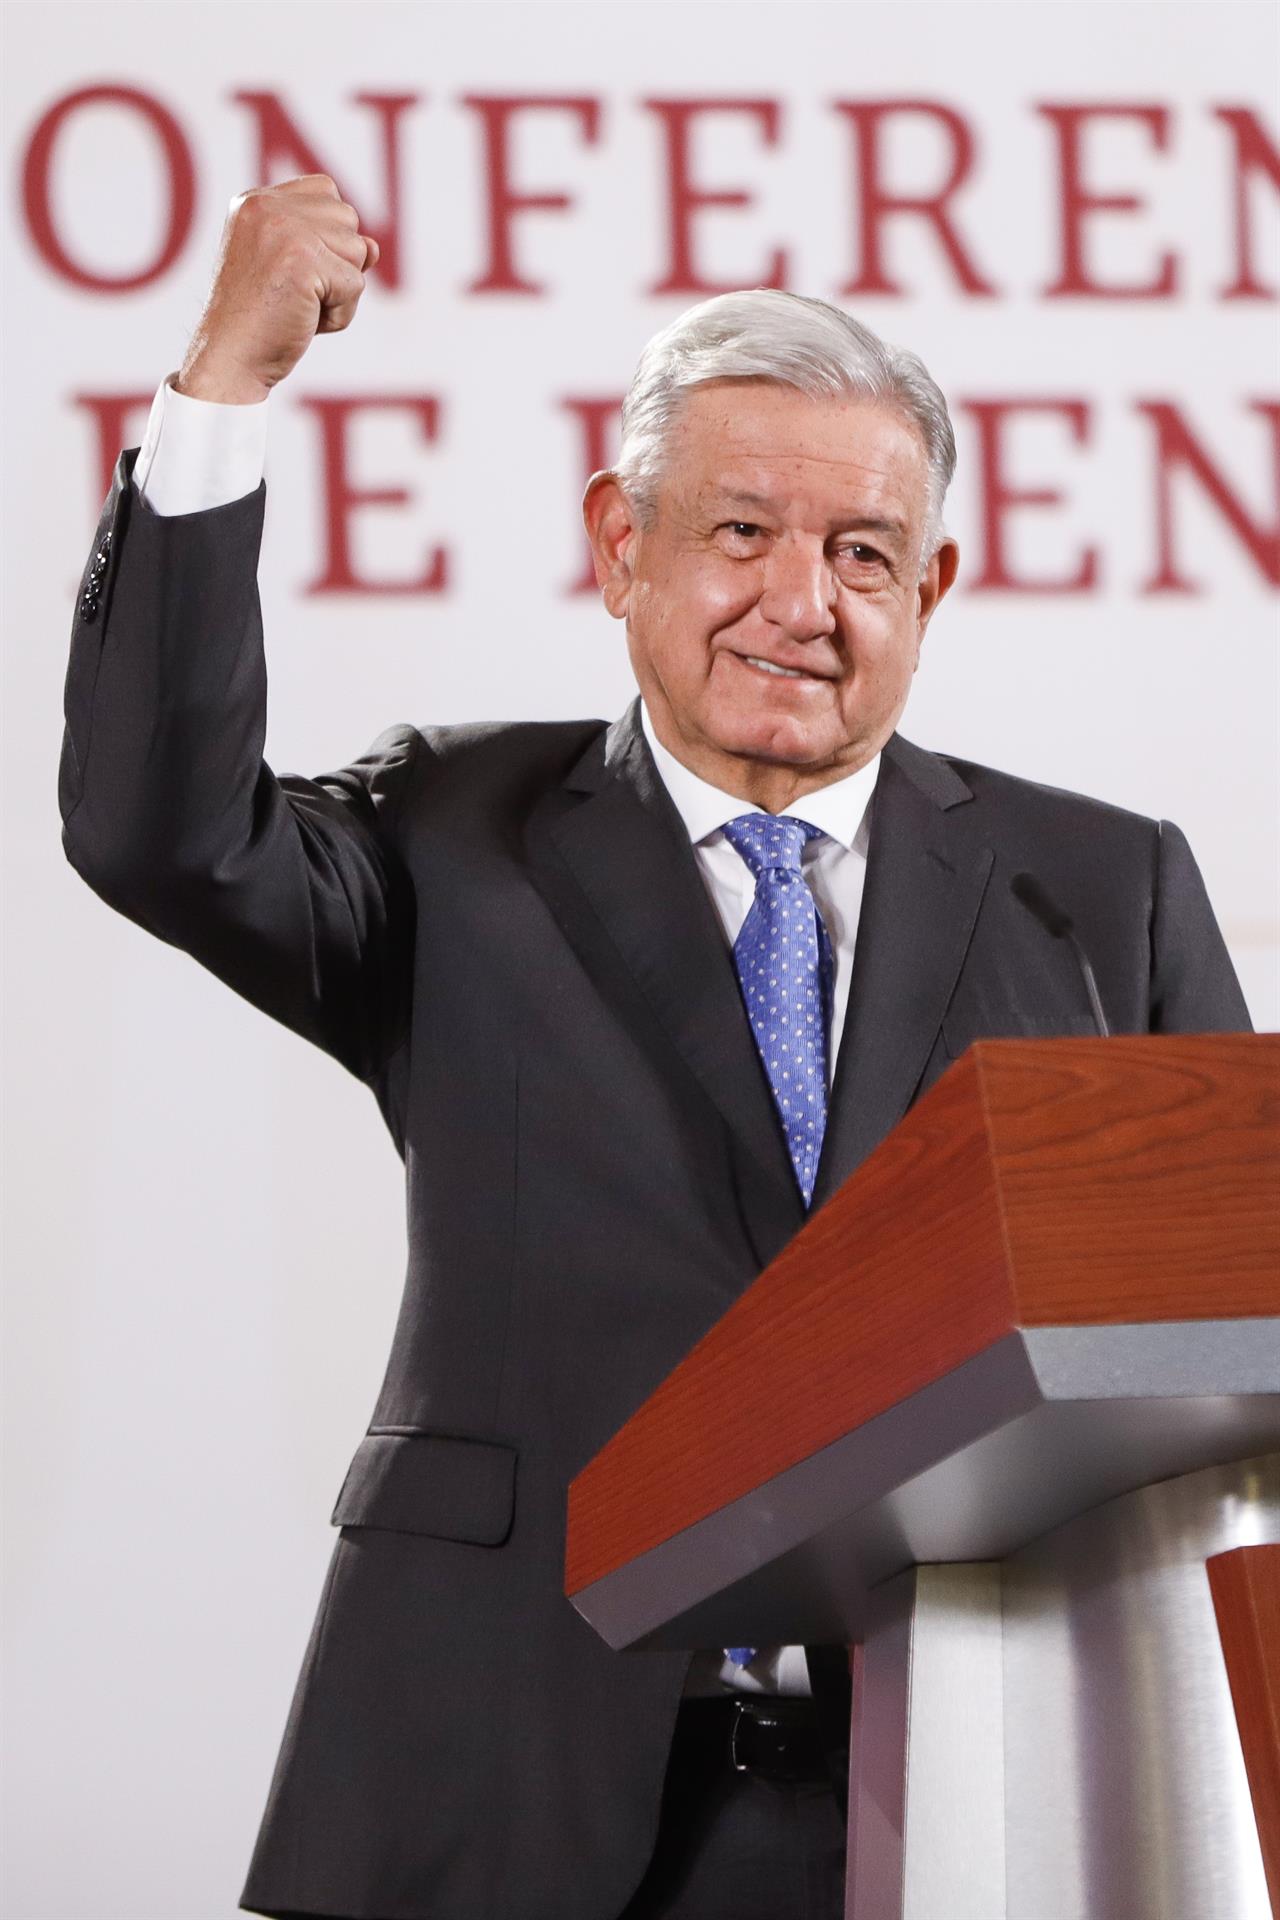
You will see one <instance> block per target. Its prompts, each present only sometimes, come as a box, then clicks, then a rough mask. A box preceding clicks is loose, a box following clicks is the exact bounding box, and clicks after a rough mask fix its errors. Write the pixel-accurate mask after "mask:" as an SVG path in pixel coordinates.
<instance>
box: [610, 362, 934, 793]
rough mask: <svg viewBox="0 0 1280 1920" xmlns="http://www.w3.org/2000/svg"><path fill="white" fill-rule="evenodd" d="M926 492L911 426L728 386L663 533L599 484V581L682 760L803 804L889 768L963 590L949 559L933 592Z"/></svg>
mask: <svg viewBox="0 0 1280 1920" xmlns="http://www.w3.org/2000/svg"><path fill="white" fill-rule="evenodd" d="M927 480H928V472H927V462H926V456H925V450H924V446H923V443H922V441H921V439H920V436H919V434H918V433H917V432H916V431H915V429H914V428H913V427H912V426H911V425H910V424H908V422H907V421H906V420H905V419H904V417H903V416H902V415H901V414H900V413H898V412H897V411H896V410H895V409H893V408H890V407H885V406H880V405H877V404H875V403H872V402H866V401H858V400H843V399H822V400H818V399H810V398H809V397H808V396H806V395H804V394H801V393H799V392H797V391H795V390H794V389H792V388H789V387H783V386H778V385H775V384H771V383H768V382H765V381H758V380H749V381H743V380H731V381H730V380H726V381H718V382H715V383H712V384H709V385H707V386H704V387H697V388H694V389H693V390H692V391H691V392H689V393H688V394H686V396H685V398H684V402H683V404H682V407H681V411H680V413H679V415H678V417H677V420H676V423H675V425H674V427H673V429H672V433H671V436H670V439H669V441H668V447H667V456H666V461H665V465H664V469H663V472H662V475H661V477H660V480H659V482H658V494H657V502H656V512H655V515H654V518H653V522H652V524H651V525H649V526H647V527H642V526H640V525H639V524H638V522H637V521H636V518H635V516H634V514H633V513H632V511H631V509H630V505H629V503H628V502H627V500H626V498H625V495H623V494H622V491H621V489H620V488H619V487H618V485H617V483H616V482H614V481H612V480H611V479H608V478H603V477H602V478H601V479H600V480H599V481H598V482H593V486H592V489H591V490H589V492H588V497H587V507H586V516H587V525H588V530H589V532H590V533H591V535H592V543H593V547H594V549H595V553H596V562H597V576H598V578H599V579H600V583H601V586H602V588H603V590H604V597H605V601H606V604H607V605H608V607H609V610H610V611H611V612H612V613H614V614H615V615H619V616H623V617H625V619H626V623H627V638H628V646H629V650H630V654H631V661H632V665H633V667H634V669H635V674H636V678H637V680H638V681H639V684H640V690H641V692H642V693H643V695H644V698H645V703H646V705H647V707H648V709H649V712H650V715H651V716H652V719H653V723H654V728H655V731H656V732H657V734H658V737H659V739H660V740H662V742H663V744H664V745H665V746H667V747H669V748H670V749H671V751H672V752H673V753H674V754H675V755H676V756H677V758H679V759H680V760H682V761H683V762H684V763H685V764H686V765H688V766H691V767H692V768H693V769H694V771H695V772H697V773H701V774H702V775H703V777H704V778H706V779H709V780H711V781H712V782H713V784H715V785H718V786H721V787H726V788H728V790H729V791H733V792H739V793H744V794H747V795H748V797H752V798H755V797H757V796H758V795H759V794H761V793H768V794H772V795H781V796H782V799H781V802H780V804H786V803H787V801H788V799H789V798H791V797H794V796H795V795H796V794H799V793H801V792H806V791H812V789H813V788H815V787H818V786H824V785H826V784H827V783H828V782H829V781H831V780H834V779H839V778H841V777H842V776H843V775H845V774H848V773H852V772H855V771H856V770H857V769H858V768H859V767H860V766H863V765H865V763H866V762H867V761H868V760H869V759H870V758H871V757H872V755H873V754H875V753H876V752H878V750H879V749H880V747H881V746H882V745H883V744H884V742H885V740H887V738H888V737H889V734H890V733H891V732H892V731H893V728H894V725H895V724H896V722H897V719H898V716H899V714H900V713H901V711H902V709H903V706H904V705H905V703H906V698H907V693H908V690H909V688H910V685H911V676H912V675H913V673H914V672H915V669H916V663H917V661H918V659H919V654H920V642H921V639H922V637H923V635H924V630H925V627H926V625H927V624H928V620H929V617H930V614H931V613H932V611H933V608H934V606H935V605H936V604H937V602H938V600H939V599H940V598H941V596H942V594H943V593H944V592H945V591H946V589H947V587H949V586H950V584H951V581H952V579H953V578H954V575H955V557H956V556H955V548H954V546H953V545H951V543H950V542H948V543H947V545H946V546H945V547H944V548H943V549H942V550H941V552H940V553H939V554H938V555H936V556H935V557H934V559H933V560H931V562H930V564H929V567H928V568H927V569H926V571H925V574H924V578H923V579H921V577H920V552H921V538H922V534H923V530H924V519H925V510H926V503H927ZM761 804H765V805H770V804H772V802H771V801H769V800H762V801H761Z"/></svg>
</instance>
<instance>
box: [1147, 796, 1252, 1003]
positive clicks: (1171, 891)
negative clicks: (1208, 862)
mask: <svg viewBox="0 0 1280 1920" xmlns="http://www.w3.org/2000/svg"><path fill="white" fill-rule="evenodd" d="M1252 1030H1253V1023H1252V1022H1251V1020H1250V1018H1249V1010H1248V1008H1247V1007H1246V1005H1245V1000H1244V995H1243V994H1242V993H1241V991H1240V982H1239V981H1238V980H1237V979H1236V972H1235V968H1234V967H1233V966H1232V964H1231V958H1230V955H1229V954H1228V952H1227V948H1226V942H1225V941H1224V940H1223V938H1222V934H1221V932H1220V930H1219V927H1218V922H1217V920H1216V919H1215V918H1214V913H1213V908H1212V907H1211V906H1210V904H1209V896H1208V894H1207V893H1206V891H1205V885H1204V881H1203V879H1202V878H1201V875H1200V869H1199V867H1198V866H1197V865H1196V862H1195V856H1194V855H1193V854H1192V851H1191V848H1190V847H1189V846H1188V845H1187V841H1186V836H1185V835H1184V834H1183V833H1181V832H1180V831H1179V829H1178V828H1177V827H1175V826H1174V825H1173V823H1172V822H1171V821H1169V820H1162V821H1161V822H1160V830H1159V849H1158V855H1157V870H1156V885H1155V904H1154V912H1153V915H1152V923H1151V1031H1152V1032H1153V1033H1250V1032H1252Z"/></svg>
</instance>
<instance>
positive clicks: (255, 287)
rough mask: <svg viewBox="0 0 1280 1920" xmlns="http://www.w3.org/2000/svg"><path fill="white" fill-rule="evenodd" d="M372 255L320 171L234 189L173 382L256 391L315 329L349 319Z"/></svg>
mask: <svg viewBox="0 0 1280 1920" xmlns="http://www.w3.org/2000/svg"><path fill="white" fill-rule="evenodd" d="M377 259H378V243H377V241H376V240H374V239H372V238H371V237H370V236H369V235H368V234H364V233H361V231H360V216H359V214H358V213H357V212H356V210H355V208H354V207H352V206H348V204H347V202H346V201H345V200H344V199H343V198H342V195H341V194H340V193H339V192H338V189H337V187H336V186H335V185H334V183H333V181H332V180H331V179H330V178H329V176H328V174H327V173H308V174H304V175H303V176H302V177H301V178H300V179H297V180H285V181H283V182H282V183H281V185H280V186H278V187H257V188H253V189H251V190H250V191H249V192H248V193H241V194H237V196H236V198H235V199H234V200H233V201H232V203H231V211H230V213H229V214H228V216H227V224H226V226H225V227H224V228H223V230H222V247H221V251H220V253H219V255H218V265H217V270H216V272H215V273H214V277H213V285H212V287H211V288H210V290H209V298H208V300H207V301H206V303H205V309H204V312H203V314H202V315H201V316H200V324H199V326H198V327H197V328H196V330H195V333H194V334H193V335H192V339H191V345H190V346H189V347H188V349H187V357H186V359H185V360H184V361H183V363H182V371H181V373H180V374H179V375H178V378H177V381H176V383H175V384H176V386H177V388H178V391H179V392H180V393H189V394H191V395H192V396H193V397H194V398H195V399H197V400H222V401H238V402H241V403H244V402H247V401H253V400H265V399H266V397H267V395H268V394H269V393H270V391H271V389H272V387H274V386H275V385H276V383H277V382H278V381H280V380H283V379H284V377H285V375H286V374H288V373H290V372H292V370H293V368H294V367H295V366H296V365H297V363H298V361H299V360H301V358H302V356H303V354H304V353H305V352H306V350H307V348H308V347H309V346H310V345H311V342H312V340H313V339H314V338H315V336H316V334H318V333H340V332H341V331H342V329H343V328H344V327H348V326H350V324H351V321H352V319H353V317H354V315H355V310H356V307H357V305H358V303H359V300H360V295H361V294H362V293H363V292H364V285H365V273H366V271H367V269H368V268H370V267H372V266H374V265H375V264H376V263H377Z"/></svg>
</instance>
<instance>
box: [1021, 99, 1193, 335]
mask: <svg viewBox="0 0 1280 1920" xmlns="http://www.w3.org/2000/svg"><path fill="white" fill-rule="evenodd" d="M1036 112H1037V113H1039V114H1042V115H1043V116H1044V118H1045V119H1046V120H1047V121H1048V122H1049V124H1050V125H1051V126H1052V128H1053V130H1054V133H1055V135H1056V137H1057V143H1058V204H1059V209H1060V217H1061V223H1062V248H1061V271H1060V273H1059V275H1058V278H1057V279H1056V280H1055V281H1054V283H1053V285H1052V286H1049V287H1046V288H1045V289H1044V294H1045V298H1046V299H1049V300H1057V299H1064V298H1066V297H1067V296H1069V295H1075V296H1077V297H1078V296H1080V295H1082V294H1083V295H1085V296H1087V297H1088V298H1090V299H1094V300H1168V299H1169V298H1171V296H1172V295H1173V294H1174V293H1176V292H1177V288H1178V263H1177V260H1176V259H1175V257H1174V255H1173V254H1172V253H1163V254H1161V256H1160V263H1159V266H1158V267H1157V269H1156V272H1155V275H1154V277H1153V278H1150V279H1147V280H1137V281H1133V280H1128V281H1125V282H1123V283H1122V284H1113V285H1110V286H1104V285H1103V284H1102V282H1101V281H1099V280H1095V279H1093V278H1092V276H1091V275H1090V273H1089V270H1088V268H1087V266H1086V264H1085V223H1086V221H1087V220H1088V219H1089V218H1090V216H1091V215H1093V214H1096V213H1139V212H1141V210H1142V208H1143V205H1144V204H1145V203H1144V202H1143V201H1142V200H1140V199H1139V198H1138V196H1137V195H1136V194H1133V193H1106V194H1100V193H1093V192H1091V191H1090V189H1089V188H1088V187H1087V186H1086V185H1085V184H1084V177H1083V172H1084V160H1083V153H1084V137H1083V136H1084V128H1085V126H1086V125H1087V123H1088V122H1089V121H1091V120H1136V121H1137V122H1138V124H1139V125H1140V126H1145V127H1148V128H1149V129H1150V131H1151V136H1152V141H1153V144H1154V146H1155V150H1156V152H1157V153H1163V152H1164V151H1165V149H1166V148H1167V146H1168V144H1169V109H1168V108H1167V107H1159V106H1146V105H1138V106H1133V105H1130V106H1121V105H1118V104H1115V103H1112V102H1107V103H1106V104H1104V105H1097V104H1093V105H1088V106H1084V105H1079V106H1048V105H1040V106H1037V108H1036Z"/></svg>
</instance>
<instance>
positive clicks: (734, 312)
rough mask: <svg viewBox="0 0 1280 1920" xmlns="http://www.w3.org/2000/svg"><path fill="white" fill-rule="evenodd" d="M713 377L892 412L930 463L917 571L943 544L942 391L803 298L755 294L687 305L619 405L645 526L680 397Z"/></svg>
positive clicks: (900, 354)
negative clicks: (882, 406)
mask: <svg viewBox="0 0 1280 1920" xmlns="http://www.w3.org/2000/svg"><path fill="white" fill-rule="evenodd" d="M711 380H772V381H775V382H776V383H778V384H779V385H782V386H788V387H796V388H798V389H799V391H800V392H801V393H806V394H810V395H812V396H813V397H814V398H823V397H825V396H840V397H848V396H854V397H856V398H859V399H866V400H880V401H886V402H888V403H889V404H890V405H893V406H896V407H898V408H899V409H900V410H901V412H902V413H903V414H904V415H905V416H906V418H907V420H908V421H909V422H910V424H911V425H912V426H914V427H915V429H916V430H917V432H918V433H919V435H920V438H921V440H922V441H923V442H924V449H925V455H926V458H927V461H928V473H929V480H928V497H927V501H926V507H925V524H924V539H923V543H922V547H921V554H920V566H921V571H923V569H924V567H925V566H926V565H927V564H928V562H929V561H930V560H931V559H932V558H933V555H934V554H935V553H936V552H937V550H938V548H939V546H940V545H941V544H942V540H943V531H942V504H943V501H944V500H945V498H946V493H947V488H948V487H949V486H950V484H951V476H952V474H953V473H954V472H955V465H956V442H955V434H954V433H953V431H952V427H951V416H950V415H949V414H948V412H947V403H946V401H945V400H944V399H943V396H942V392H941V389H940V388H939V387H938V385H937V383H936V382H935V381H934V379H933V378H932V376H931V375H930V373H929V371H928V369H927V368H926V366H925V365H924V362H923V361H922V360H920V359H919V358H918V357H917V355H915V354H914V353H908V352H907V351H906V350H905V348H902V347H893V346H890V345H889V344H888V342H887V341H884V340H882V339H881V338H880V337H879V335H878V334H875V333H872V331H871V329H870V327H864V326H863V325H862V324H861V322H859V321H857V320H854V319H853V318H852V317H851V316H850V315H849V314H847V313H844V312H842V311H841V309H840V308H839V307H833V306H831V305H829V304H828V302H827V301H825V300H813V299H810V298H809V297H808V296H806V295H804V294H799V293H782V292H779V291H777V290H776V289H774V288H769V287H757V288H755V289H753V290H751V291H744V292H742V293H721V294H717V295H716V297H715V298H714V299H713V300H703V301H702V302H701V303H700V304H699V305H698V306H696V307H690V308H689V309H688V311H687V312H685V313H682V314H681V315H680V316H679V318H678V319H676V320H673V321H672V323H671V325H670V326H668V327H664V328H663V329H662V331H661V333H656V334H655V335H654V336H653V339H652V340H650V342H649V344H648V346H647V347H646V348H645V350H644V352H643V353H642V354H641V355H640V364H639V366H638V367H637V368H636V373H635V378H634V380H633V381H632V382H631V388H630V391H629V392H628V394H627V397H626V399H625V400H624V401H623V403H622V448H621V452H620V453H619V456H618V460H617V463H616V465H615V467H614V472H615V473H616V474H617V476H618V478H619V480H620V481H621V482H622V484H623V486H624V487H625V488H626V489H627V492H628V493H629V494H630V495H631V498H632V500H633V502H634V504H635V507H636V510H637V512H638V513H639V514H640V515H641V518H642V520H643V521H649V520H651V519H652V515H653V512H654V509H655V505H656V498H657V484H658V479H659V477H660V474H661V471H662V462H663V457H664V454H665V452H666V442H667V435H668V433H669V432H670V429H671V426H672V423H673V421H674V420H675V417H676V414H677V413H678V411H679V408H680V404H681V400H682V397H683V395H684V394H685V393H686V392H687V391H688V390H689V389H690V388H691V387H699V386H703V385H705V384H706V383H707V382H708V381H711Z"/></svg>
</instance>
